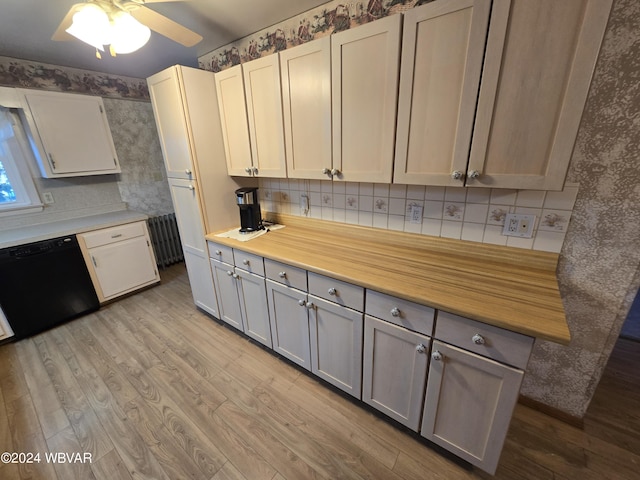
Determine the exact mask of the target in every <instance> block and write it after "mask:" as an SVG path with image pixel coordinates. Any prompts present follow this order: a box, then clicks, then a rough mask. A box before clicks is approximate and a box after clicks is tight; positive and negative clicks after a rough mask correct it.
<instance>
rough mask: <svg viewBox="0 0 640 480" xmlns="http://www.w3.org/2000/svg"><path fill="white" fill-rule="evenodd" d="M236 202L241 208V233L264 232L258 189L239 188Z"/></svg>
mask: <svg viewBox="0 0 640 480" xmlns="http://www.w3.org/2000/svg"><path fill="white" fill-rule="evenodd" d="M236 201H237V202H238V207H240V233H249V232H255V231H257V230H262V229H263V228H264V227H263V226H262V215H261V214H260V203H259V202H258V188H257V187H245V188H239V189H238V190H236Z"/></svg>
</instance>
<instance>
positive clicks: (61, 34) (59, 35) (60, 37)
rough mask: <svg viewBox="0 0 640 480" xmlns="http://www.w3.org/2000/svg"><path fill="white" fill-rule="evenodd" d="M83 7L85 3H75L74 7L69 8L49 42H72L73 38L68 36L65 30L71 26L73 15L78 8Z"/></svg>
mask: <svg viewBox="0 0 640 480" xmlns="http://www.w3.org/2000/svg"><path fill="white" fill-rule="evenodd" d="M83 5H86V4H85V3H76V4H75V5H72V6H71V8H70V9H69V11H68V12H67V14H66V15H65V16H64V18H63V19H62V22H60V25H58V28H57V30H56V31H55V32H54V33H53V35H52V36H51V40H56V41H65V40H74V39H75V37H74V36H73V35H69V34H68V33H67V32H66V30H67V28H69V27H70V26H71V24H72V23H73V15H74V14H75V13H76V12H77V11H78V10H79V9H80V7H82V6H83Z"/></svg>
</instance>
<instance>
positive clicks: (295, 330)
mask: <svg viewBox="0 0 640 480" xmlns="http://www.w3.org/2000/svg"><path fill="white" fill-rule="evenodd" d="M267 298H268V303H269V319H270V322H271V338H272V340H273V349H274V350H275V351H276V352H278V353H279V354H280V355H282V356H283V357H286V358H288V359H289V360H291V361H292V362H294V363H297V364H298V365H300V366H301V367H304V368H306V369H307V370H311V351H310V349H309V315H308V313H307V308H306V300H307V294H306V293H304V292H302V291H300V290H297V289H295V288H291V287H287V286H286V285H282V284H281V283H277V282H274V281H272V280H267Z"/></svg>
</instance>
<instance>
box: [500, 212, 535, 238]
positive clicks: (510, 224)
mask: <svg viewBox="0 0 640 480" xmlns="http://www.w3.org/2000/svg"><path fill="white" fill-rule="evenodd" d="M535 223H536V216H535V215H523V214H517V213H507V215H506V217H505V219H504V228H503V229H502V235H507V236H510V237H521V238H531V237H532V236H533V226H534V224H535Z"/></svg>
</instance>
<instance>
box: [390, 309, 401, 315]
mask: <svg viewBox="0 0 640 480" xmlns="http://www.w3.org/2000/svg"><path fill="white" fill-rule="evenodd" d="M391 316H392V317H399V316H400V309H399V308H398V307H393V308H392V309H391Z"/></svg>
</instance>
